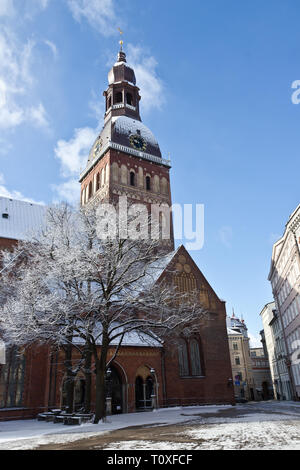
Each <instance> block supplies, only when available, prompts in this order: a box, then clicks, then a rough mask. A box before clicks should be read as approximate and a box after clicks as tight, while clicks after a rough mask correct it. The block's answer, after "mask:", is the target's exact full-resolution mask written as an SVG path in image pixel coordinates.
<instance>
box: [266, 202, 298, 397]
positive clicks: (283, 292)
mask: <svg viewBox="0 0 300 470" xmlns="http://www.w3.org/2000/svg"><path fill="white" fill-rule="evenodd" d="M299 247H300V204H299V206H298V207H297V208H296V210H295V211H294V212H293V213H292V214H291V215H290V217H289V219H288V221H287V223H286V226H285V230H284V233H283V236H282V237H281V238H280V239H279V240H278V241H277V242H276V243H275V244H274V245H273V250H272V260H271V268H270V273H269V277H268V279H269V281H270V282H271V285H272V291H273V296H274V300H275V310H276V314H277V315H278V320H279V324H280V328H281V330H282V339H283V343H284V347H282V354H283V355H284V360H285V364H286V367H287V371H288V380H287V381H286V383H287V384H288V383H289V384H290V389H291V391H290V395H292V397H293V398H294V399H299V398H300V292H299V283H300V251H299V250H300V248H299ZM278 328H279V327H278ZM279 393H280V392H279Z"/></svg>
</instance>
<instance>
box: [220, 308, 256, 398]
mask: <svg viewBox="0 0 300 470" xmlns="http://www.w3.org/2000/svg"><path fill="white" fill-rule="evenodd" d="M227 334H228V342H229V351H230V359H231V367H232V376H233V385H234V394H235V397H236V399H246V400H255V384H254V379H253V371H252V361H251V357H250V345H249V337H248V330H247V326H246V324H245V322H244V320H240V319H239V318H237V317H236V316H235V315H234V314H233V315H232V316H231V317H227Z"/></svg>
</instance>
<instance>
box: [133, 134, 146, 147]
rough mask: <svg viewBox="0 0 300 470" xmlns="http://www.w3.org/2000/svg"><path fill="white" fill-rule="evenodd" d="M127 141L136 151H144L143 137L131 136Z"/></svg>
mask: <svg viewBox="0 0 300 470" xmlns="http://www.w3.org/2000/svg"><path fill="white" fill-rule="evenodd" d="M129 141H130V145H131V147H134V148H135V149H137V150H146V147H147V143H146V141H145V140H144V139H143V137H141V136H140V135H138V134H133V135H131V136H130V137H129Z"/></svg>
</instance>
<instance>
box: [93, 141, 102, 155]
mask: <svg viewBox="0 0 300 470" xmlns="http://www.w3.org/2000/svg"><path fill="white" fill-rule="evenodd" d="M101 147H102V139H101V138H99V139H98V140H97V142H96V145H95V147H94V158H95V157H96V156H97V154H98V153H99V151H100V149H101Z"/></svg>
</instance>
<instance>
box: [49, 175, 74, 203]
mask: <svg viewBox="0 0 300 470" xmlns="http://www.w3.org/2000/svg"><path fill="white" fill-rule="evenodd" d="M52 189H54V191H55V192H56V193H57V194H58V196H59V199H60V200H63V201H67V202H69V203H70V204H73V205H76V204H79V201H80V184H79V183H78V179H70V180H68V181H65V182H64V183H61V184H54V185H52ZM54 202H59V201H54Z"/></svg>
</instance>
